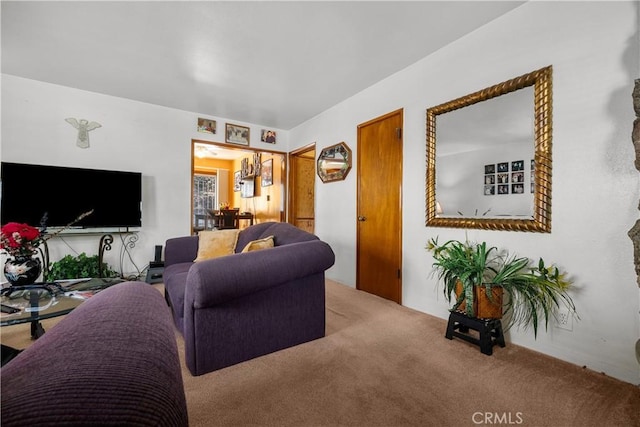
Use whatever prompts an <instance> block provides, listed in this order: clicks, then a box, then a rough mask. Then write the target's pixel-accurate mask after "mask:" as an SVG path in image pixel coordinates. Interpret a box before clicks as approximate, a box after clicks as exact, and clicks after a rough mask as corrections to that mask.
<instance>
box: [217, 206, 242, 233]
mask: <svg viewBox="0 0 640 427" xmlns="http://www.w3.org/2000/svg"><path fill="white" fill-rule="evenodd" d="M220 215H221V216H222V218H221V219H220V221H219V222H218V227H217V228H218V229H219V230H227V229H232V228H240V221H239V220H238V209H220Z"/></svg>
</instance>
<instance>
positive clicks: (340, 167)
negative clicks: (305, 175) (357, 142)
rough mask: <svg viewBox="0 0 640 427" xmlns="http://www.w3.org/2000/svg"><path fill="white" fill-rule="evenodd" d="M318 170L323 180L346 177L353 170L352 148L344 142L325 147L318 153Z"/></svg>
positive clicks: (338, 179)
mask: <svg viewBox="0 0 640 427" xmlns="http://www.w3.org/2000/svg"><path fill="white" fill-rule="evenodd" d="M317 170H318V176H319V177H320V179H321V180H322V182H331V181H341V180H343V179H345V178H346V177H347V174H348V173H349V171H350V170H351V149H350V148H349V147H348V146H347V144H345V143H344V142H340V143H338V144H335V145H332V146H330V147H327V148H324V149H323V150H322V151H321V152H320V155H318V167H317Z"/></svg>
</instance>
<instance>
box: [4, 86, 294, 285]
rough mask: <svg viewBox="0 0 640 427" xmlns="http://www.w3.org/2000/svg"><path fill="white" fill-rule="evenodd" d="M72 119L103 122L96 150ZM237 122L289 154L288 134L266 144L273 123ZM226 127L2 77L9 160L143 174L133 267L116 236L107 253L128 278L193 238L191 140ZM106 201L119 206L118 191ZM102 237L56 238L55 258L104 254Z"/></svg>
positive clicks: (94, 134)
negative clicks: (158, 251)
mask: <svg viewBox="0 0 640 427" xmlns="http://www.w3.org/2000/svg"><path fill="white" fill-rule="evenodd" d="M67 117H75V118H77V119H80V118H84V119H87V120H90V121H97V122H98V123H100V124H102V127H101V128H98V129H96V130H93V131H91V132H90V141H91V146H90V147H89V148H87V149H82V148H79V147H77V146H76V136H77V131H76V130H75V129H74V128H73V127H72V126H71V125H69V124H68V123H66V122H65V120H64V119H65V118H67ZM198 117H205V118H211V119H214V120H217V133H216V134H215V135H211V134H206V133H201V132H197V127H196V125H197V118H198ZM233 123H236V124H242V125H247V126H249V127H250V128H251V134H250V135H251V141H250V146H251V147H262V148H265V149H268V150H273V149H274V148H275V149H277V150H281V151H287V146H288V135H287V134H288V132H286V131H283V130H278V129H275V130H276V131H277V134H278V144H277V146H276V147H274V146H273V144H265V143H262V142H261V141H260V131H261V129H263V128H266V127H265V126H262V127H261V126H259V125H254V124H249V123H241V122H237V121H235V120H234V121H233ZM224 128H225V119H224V118H219V117H215V116H209V115H204V114H197V113H191V112H186V111H180V110H175V109H170V108H165V107H161V106H157V105H151V104H145V103H141V102H136V101H131V100H127V99H122V98H116V97H111V96H106V95H101V94H97V93H92V92H87V91H82V90H77V89H71V88H68V87H64V86H58V85H52V84H48V83H42V82H38V81H34V80H28V79H23V78H19V77H15V76H11V75H6V74H3V75H2V134H1V137H2V140H1V144H0V145H1V150H2V151H1V153H2V160H3V161H11V162H22V163H35V164H50V165H56V166H58V165H59V166H72V167H83V168H96V169H115V170H125V171H135V172H141V173H142V181H143V190H142V192H143V194H142V199H143V202H142V203H143V208H142V228H141V231H140V232H139V233H138V241H137V242H136V244H135V248H133V249H131V251H130V254H131V257H132V259H133V262H131V261H129V258H128V256H125V257H124V262H123V264H122V269H121V268H120V266H121V264H120V250H121V248H122V244H121V243H120V241H119V237H118V236H115V235H114V238H115V240H116V241H115V242H114V244H113V248H112V250H111V251H109V252H106V253H105V260H106V261H107V262H108V263H109V264H110V265H111V266H113V267H115V268H116V269H117V270H119V271H123V272H124V273H126V274H129V273H135V272H136V268H137V269H138V270H142V269H143V268H145V267H146V266H147V265H148V263H149V261H150V260H153V258H154V246H155V245H163V246H164V243H165V241H166V239H167V238H170V237H175V236H180V235H187V234H189V232H190V212H191V201H190V197H191V139H201V140H209V141H215V142H224ZM43 185H46V183H43ZM52 191H64V190H63V189H52ZM105 196H106V197H111V198H112V199H113V206H114V209H117V207H118V199H117V198H118V189H117V188H114V189H113V190H112V191H111V192H110V194H107V195H105ZM99 239H100V236H99V235H98V236H89V237H87V236H71V237H65V238H64V239H58V238H56V239H52V240H50V241H49V248H50V252H51V260H52V261H56V260H58V259H60V258H62V257H63V256H64V255H66V254H70V253H74V252H75V253H80V252H86V253H87V254H88V255H91V254H96V253H97V251H98V242H99ZM3 261H4V259H3ZM142 279H143V280H144V276H143V277H142Z"/></svg>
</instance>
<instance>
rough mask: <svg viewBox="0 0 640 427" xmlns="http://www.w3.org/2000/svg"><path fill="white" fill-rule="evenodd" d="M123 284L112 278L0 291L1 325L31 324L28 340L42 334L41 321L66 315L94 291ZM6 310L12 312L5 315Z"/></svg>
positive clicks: (19, 287) (40, 284) (7, 288)
mask: <svg viewBox="0 0 640 427" xmlns="http://www.w3.org/2000/svg"><path fill="white" fill-rule="evenodd" d="M123 281H124V280H122V279H113V278H97V279H78V280H69V281H63V282H52V283H36V284H33V285H29V286H13V287H6V288H3V289H2V290H1V291H0V295H1V296H0V302H1V303H2V306H3V312H2V314H1V315H0V326H10V325H17V324H20V323H27V322H31V337H32V338H34V339H36V338H39V337H40V336H42V334H43V333H44V328H43V327H42V325H41V324H40V321H41V320H44V319H49V318H52V317H58V316H63V315H65V314H68V313H69V312H71V311H72V310H73V309H74V308H76V307H78V306H79V305H80V304H82V302H83V301H85V300H86V299H87V298H89V297H91V295H93V294H94V293H95V292H99V291H100V290H103V289H105V288H108V287H109V286H111V285H114V284H116V283H120V282H123ZM5 308H9V310H7V311H10V310H11V309H13V310H15V312H13V313H5Z"/></svg>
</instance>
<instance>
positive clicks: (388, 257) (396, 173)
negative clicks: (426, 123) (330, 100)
mask: <svg viewBox="0 0 640 427" xmlns="http://www.w3.org/2000/svg"><path fill="white" fill-rule="evenodd" d="M357 169H358V184H357V186H358V187H357V198H358V206H357V216H358V218H357V236H356V239H357V260H356V288H357V289H360V290H363V291H366V292H369V293H372V294H375V295H378V296H380V297H383V298H386V299H389V300H392V301H395V302H397V303H398V304H401V303H402V276H401V272H402V110H397V111H394V112H392V113H389V114H386V115H384V116H382V117H378V118H376V119H373V120H371V121H368V122H366V123H363V124H361V125H359V126H358V167H357Z"/></svg>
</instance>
